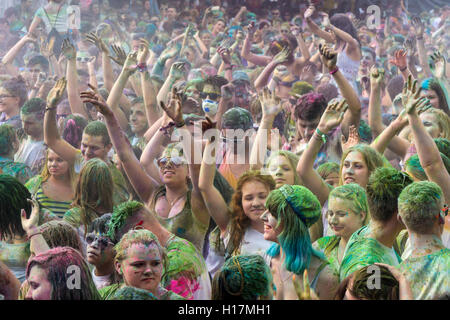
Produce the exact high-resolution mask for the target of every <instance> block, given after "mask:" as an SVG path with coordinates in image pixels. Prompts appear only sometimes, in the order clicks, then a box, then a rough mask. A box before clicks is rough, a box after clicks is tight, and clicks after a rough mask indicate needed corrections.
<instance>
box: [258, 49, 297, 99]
mask: <svg viewBox="0 0 450 320" xmlns="http://www.w3.org/2000/svg"><path fill="white" fill-rule="evenodd" d="M289 55H290V50H289V48H288V47H284V48H283V50H281V51H280V52H279V53H278V54H277V55H276V56H275V57H273V59H272V61H271V62H269V64H267V66H266V67H265V68H264V70H263V71H262V72H261V73H260V75H259V76H258V78H256V80H255V88H256V90H257V91H259V90H262V89H263V88H264V87H266V86H267V84H268V83H269V78H270V75H271V74H272V73H273V71H274V70H275V68H276V67H277V66H278V65H280V64H282V63H283V62H285V61H287V59H288V57H289Z"/></svg>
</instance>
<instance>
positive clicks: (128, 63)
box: [123, 52, 137, 75]
mask: <svg viewBox="0 0 450 320" xmlns="http://www.w3.org/2000/svg"><path fill="white" fill-rule="evenodd" d="M136 69H137V52H130V53H129V54H128V56H127V58H126V59H125V62H124V63H123V70H124V71H126V72H127V73H128V74H129V75H131V74H133V73H134V72H135V71H136Z"/></svg>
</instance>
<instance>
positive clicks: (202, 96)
mask: <svg viewBox="0 0 450 320" xmlns="http://www.w3.org/2000/svg"><path fill="white" fill-rule="evenodd" d="M208 96H209V97H210V98H211V99H212V100H216V99H217V98H219V97H220V94H217V93H214V92H200V98H202V99H206V98H207V97H208Z"/></svg>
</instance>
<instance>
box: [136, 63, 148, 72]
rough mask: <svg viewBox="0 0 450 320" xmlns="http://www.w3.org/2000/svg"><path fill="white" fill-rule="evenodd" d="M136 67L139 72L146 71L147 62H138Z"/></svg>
mask: <svg viewBox="0 0 450 320" xmlns="http://www.w3.org/2000/svg"><path fill="white" fill-rule="evenodd" d="M136 67H137V69H138V71H139V72H144V71H147V64H146V63H145V62H143V63H139V64H138V65H136Z"/></svg>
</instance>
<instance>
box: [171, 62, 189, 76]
mask: <svg viewBox="0 0 450 320" xmlns="http://www.w3.org/2000/svg"><path fill="white" fill-rule="evenodd" d="M184 66H185V63H184V62H182V61H179V62H175V63H173V64H172V66H171V67H170V71H169V77H170V78H172V79H174V80H178V79H181V78H183V77H184V73H185V68H184Z"/></svg>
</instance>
